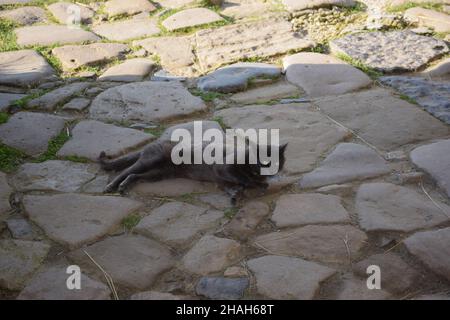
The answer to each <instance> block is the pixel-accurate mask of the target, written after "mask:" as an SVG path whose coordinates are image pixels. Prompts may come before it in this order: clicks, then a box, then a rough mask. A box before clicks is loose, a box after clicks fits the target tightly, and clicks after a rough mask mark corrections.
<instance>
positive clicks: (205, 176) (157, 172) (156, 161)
mask: <svg viewBox="0 0 450 320" xmlns="http://www.w3.org/2000/svg"><path fill="white" fill-rule="evenodd" d="M174 146H175V143H174V142H171V141H165V140H156V141H154V142H152V143H150V144H148V145H147V146H146V147H145V148H144V149H143V150H142V151H140V152H135V153H131V154H128V155H125V156H122V157H120V158H117V159H109V158H108V157H107V156H106V154H105V152H101V153H100V156H99V162H100V164H101V166H102V168H103V169H104V170H115V171H120V170H122V172H121V173H120V174H119V175H118V176H117V177H116V178H115V179H114V180H113V181H112V182H111V183H109V184H108V185H107V186H106V188H105V192H113V191H115V190H118V191H119V192H124V191H125V189H126V188H127V187H128V186H129V185H130V184H131V183H133V182H135V181H137V180H147V181H157V180H163V179H169V178H188V179H193V180H200V181H210V182H215V183H217V184H219V185H220V186H222V187H223V188H224V189H225V190H226V191H227V192H228V193H229V194H230V195H231V198H232V202H233V203H234V202H235V201H236V199H237V197H238V196H239V195H240V194H241V193H242V192H243V190H244V189H246V188H267V186H268V184H267V182H266V178H267V176H264V175H261V174H260V169H261V168H262V167H267V166H268V165H269V164H265V165H263V164H262V163H261V162H260V161H259V159H258V160H257V163H256V164H248V148H247V152H246V163H245V164H211V165H208V164H180V165H175V164H173V162H172V159H171V151H172V148H173V147H174ZM286 146H287V144H284V145H281V146H279V147H275V149H274V150H275V152H278V153H279V158H278V159H279V171H281V170H282V169H283V166H284V162H285V157H284V152H285V150H286ZM258 147H259V146H258ZM270 150H271V149H270V148H269V154H268V155H269V157H270V156H271V155H270ZM258 158H259V157H258Z"/></svg>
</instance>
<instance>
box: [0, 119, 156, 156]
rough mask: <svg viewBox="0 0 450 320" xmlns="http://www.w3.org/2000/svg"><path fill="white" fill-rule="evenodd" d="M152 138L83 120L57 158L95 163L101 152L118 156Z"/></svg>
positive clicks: (138, 132)
mask: <svg viewBox="0 0 450 320" xmlns="http://www.w3.org/2000/svg"><path fill="white" fill-rule="evenodd" d="M0 129H1V127H0ZM0 132H1V131H0ZM152 138H153V136H152V135H149V134H146V133H143V132H141V131H138V130H134V129H129V128H123V127H117V126H115V125H112V124H106V123H103V122H99V121H94V120H85V121H81V122H80V123H78V124H77V125H76V126H75V128H73V130H72V138H71V139H70V140H69V141H68V142H66V144H64V145H63V147H62V148H61V149H60V150H59V151H58V156H62V157H65V156H79V157H84V158H88V159H91V160H94V161H95V160H97V158H98V156H99V154H100V152H101V151H105V152H106V154H107V155H109V156H112V157H115V156H119V155H122V154H124V153H126V152H127V151H130V150H131V149H134V148H138V147H140V146H142V145H144V144H146V143H147V142H149V141H151V140H152Z"/></svg>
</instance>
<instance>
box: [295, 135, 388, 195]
mask: <svg viewBox="0 0 450 320" xmlns="http://www.w3.org/2000/svg"><path fill="white" fill-rule="evenodd" d="M389 171H390V168H389V165H388V164H387V162H386V161H385V160H384V159H383V158H381V157H380V156H379V155H378V154H377V153H376V152H375V151H374V150H372V149H370V148H369V147H366V146H364V145H360V144H356V143H341V144H339V145H338V146H337V147H336V149H334V150H333V152H331V153H330V154H329V155H328V156H327V157H326V158H325V160H324V161H322V163H321V164H320V166H319V167H318V168H317V169H314V170H313V171H312V172H309V173H307V174H305V175H304V176H303V177H302V178H301V179H300V182H299V185H300V186H301V187H302V188H315V187H321V186H324V185H329V184H339V183H343V182H347V181H352V180H363V179H367V178H372V177H376V176H380V175H383V174H386V173H389Z"/></svg>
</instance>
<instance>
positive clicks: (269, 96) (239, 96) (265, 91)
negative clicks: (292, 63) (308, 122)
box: [230, 81, 302, 104]
mask: <svg viewBox="0 0 450 320" xmlns="http://www.w3.org/2000/svg"><path fill="white" fill-rule="evenodd" d="M301 93H302V90H300V89H299V88H298V87H296V86H294V85H292V84H290V83H288V82H286V81H278V82H275V83H274V84H269V85H267V86H262V87H257V88H253V89H249V90H247V91H244V92H239V93H236V94H233V95H232V96H231V97H230V99H231V100H232V101H234V102H236V103H239V104H257V103H267V102H270V101H274V100H279V99H283V98H296V97H298V96H299V95H301Z"/></svg>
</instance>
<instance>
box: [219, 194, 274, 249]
mask: <svg viewBox="0 0 450 320" xmlns="http://www.w3.org/2000/svg"><path fill="white" fill-rule="evenodd" d="M269 211H270V208H269V206H268V205H267V204H266V203H264V202H262V201H256V200H255V201H250V202H248V203H246V204H245V205H244V206H243V207H242V208H241V209H239V211H238V212H237V213H236V215H235V216H234V217H233V218H232V219H231V221H230V222H229V223H228V224H227V225H226V226H225V228H224V232H225V234H230V235H232V236H233V237H235V238H237V239H240V240H245V239H247V238H248V237H249V236H250V235H251V234H252V233H253V232H255V229H256V227H257V226H258V225H259V224H260V223H261V221H262V220H263V219H264V218H265V217H266V216H267V215H268V214H269Z"/></svg>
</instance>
